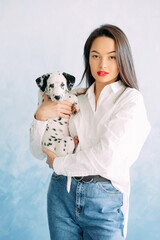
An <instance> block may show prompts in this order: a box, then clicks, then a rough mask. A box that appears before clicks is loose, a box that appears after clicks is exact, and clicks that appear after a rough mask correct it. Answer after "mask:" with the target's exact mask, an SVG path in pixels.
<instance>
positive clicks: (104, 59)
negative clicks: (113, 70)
mask: <svg viewBox="0 0 160 240" xmlns="http://www.w3.org/2000/svg"><path fill="white" fill-rule="evenodd" d="M100 67H101V68H102V69H103V68H106V67H107V61H106V58H102V59H101V61H100Z"/></svg>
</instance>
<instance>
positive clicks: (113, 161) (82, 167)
mask: <svg viewBox="0 0 160 240" xmlns="http://www.w3.org/2000/svg"><path fill="white" fill-rule="evenodd" d="M94 85H95V84H92V86H90V88H89V89H88V90H87V92H86V94H83V95H80V96H79V97H78V100H79V104H80V112H79V113H78V114H77V115H75V116H73V117H71V119H70V121H69V130H70V134H71V136H72V137H74V136H78V138H79V145H78V147H77V149H76V152H75V153H74V154H69V155H67V156H65V157H57V158H55V160H54V166H53V167H54V171H55V172H56V173H57V174H62V175H65V176H70V177H72V176H88V175H101V176H102V177H105V178H107V179H109V180H111V182H112V184H113V185H114V186H115V187H116V188H117V189H118V190H120V191H121V192H122V193H123V200H124V201H123V207H122V211H123V213H124V219H125V220H124V235H126V229H127V219H128V207H129V201H128V200H129V193H130V177H129V168H130V166H131V165H132V164H133V163H134V162H135V160H136V159H137V157H138V155H139V153H140V150H141V148H142V146H143V144H144V142H145V139H146V138H147V136H148V133H149V131H150V124H149V122H148V119H147V115H146V111H145V106H144V102H143V97H142V95H141V93H140V92H139V91H137V90H136V89H133V88H129V87H126V86H125V85H124V84H123V83H122V81H120V80H119V81H117V82H114V83H111V84H109V85H106V86H105V87H104V88H103V90H102V91H101V94H100V96H99V98H98V102H97V108H96V110H95V94H94ZM46 124H47V121H46V122H41V121H37V120H35V119H34V120H33V122H32V125H31V132H30V149H31V152H32V154H33V155H34V156H35V157H36V158H38V159H43V158H45V157H46V155H45V154H44V153H43V152H42V150H41V140H42V137H43V134H44V131H45V128H46Z"/></svg>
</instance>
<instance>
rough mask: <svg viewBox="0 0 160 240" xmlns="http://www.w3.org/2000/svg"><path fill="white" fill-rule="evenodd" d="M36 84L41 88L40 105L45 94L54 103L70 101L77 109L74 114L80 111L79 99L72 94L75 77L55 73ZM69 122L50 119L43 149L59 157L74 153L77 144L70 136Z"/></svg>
mask: <svg viewBox="0 0 160 240" xmlns="http://www.w3.org/2000/svg"><path fill="white" fill-rule="evenodd" d="M36 83H37V85H38V87H39V88H40V90H39V101H38V105H40V104H41V103H42V102H43V101H44V97H43V96H44V94H47V95H48V97H49V99H51V100H52V101H63V100H68V101H70V102H71V103H72V104H73V105H72V106H75V109H76V110H75V112H74V114H76V113H77V112H78V111H79V104H78V98H77V96H76V95H75V94H71V93H70V90H71V89H72V87H73V85H74V83H75V77H74V76H72V75H70V74H67V73H60V72H54V73H50V74H45V75H43V76H41V77H39V78H37V79H36ZM68 121H69V119H66V118H61V117H57V118H51V119H48V123H47V127H46V131H45V133H44V135H43V138H42V148H47V149H49V150H51V151H53V152H54V153H55V154H56V155H57V156H65V155H67V154H70V153H73V152H74V150H75V148H76V144H75V142H74V139H73V138H72V137H70V135H69V130H68Z"/></svg>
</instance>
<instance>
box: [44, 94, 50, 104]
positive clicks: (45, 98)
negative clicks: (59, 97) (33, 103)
mask: <svg viewBox="0 0 160 240" xmlns="http://www.w3.org/2000/svg"><path fill="white" fill-rule="evenodd" d="M48 100H49V98H48V95H47V94H44V102H47V101H48Z"/></svg>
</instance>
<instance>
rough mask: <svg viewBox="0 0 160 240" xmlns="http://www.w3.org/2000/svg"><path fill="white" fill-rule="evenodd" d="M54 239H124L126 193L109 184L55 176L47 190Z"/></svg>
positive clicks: (50, 227)
mask: <svg viewBox="0 0 160 240" xmlns="http://www.w3.org/2000/svg"><path fill="white" fill-rule="evenodd" d="M47 200H48V201H47V202H48V203H47V204H48V206H47V210H48V223H49V230H50V236H51V240H80V239H81V240H82V239H84V240H91V239H92V240H122V239H124V238H123V220H124V217H123V213H122V211H121V206H122V205H123V194H122V193H121V192H120V191H118V190H117V189H116V188H115V187H113V185H112V183H111V182H110V181H107V182H91V183H83V182H77V181H76V180H74V179H73V178H72V184H71V189H70V192H69V193H68V192H67V177H65V176H63V175H57V174H56V173H53V175H52V177H51V181H50V185H49V189H48V199H47Z"/></svg>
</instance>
